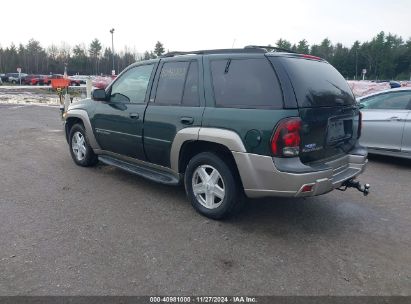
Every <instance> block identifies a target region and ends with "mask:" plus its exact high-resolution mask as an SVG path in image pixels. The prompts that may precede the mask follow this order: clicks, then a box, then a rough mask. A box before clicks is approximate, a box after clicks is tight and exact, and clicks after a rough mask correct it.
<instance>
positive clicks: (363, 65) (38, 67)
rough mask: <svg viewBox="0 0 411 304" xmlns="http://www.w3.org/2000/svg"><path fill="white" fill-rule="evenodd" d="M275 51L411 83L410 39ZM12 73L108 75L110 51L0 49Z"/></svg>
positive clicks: (131, 55)
mask: <svg viewBox="0 0 411 304" xmlns="http://www.w3.org/2000/svg"><path fill="white" fill-rule="evenodd" d="M275 46H276V47H279V48H284V49H289V50H292V51H295V52H298V53H304V54H310V55H314V56H319V57H322V58H324V59H326V60H327V61H328V62H330V63H331V64H332V65H334V66H335V67H336V68H337V69H338V70H339V71H340V73H341V74H342V75H343V76H344V77H346V78H347V79H360V78H362V76H361V73H362V70H363V69H366V70H367V74H366V78H367V79H377V80H385V79H390V80H391V79H398V80H405V79H410V77H411V38H409V39H408V40H407V41H404V40H403V38H402V37H400V36H397V35H394V34H391V33H389V34H386V33H384V32H380V33H378V34H377V35H376V36H375V37H373V38H372V39H371V40H370V41H366V42H360V41H355V42H354V43H353V45H352V46H351V47H346V46H344V45H342V44H341V43H336V44H333V43H332V42H331V41H330V40H329V39H328V38H325V39H324V40H323V41H322V42H321V43H320V44H313V45H309V44H308V42H307V40H306V39H302V40H301V41H299V42H297V43H291V42H290V41H288V40H286V39H283V38H281V39H278V40H277V41H276V43H275ZM164 52H165V48H164V45H163V44H162V43H161V42H159V41H158V42H157V43H156V44H155V46H154V49H153V50H149V51H145V52H144V53H142V54H141V53H137V52H136V51H132V50H130V49H128V48H126V49H124V50H123V51H121V52H119V53H115V55H114V62H115V70H116V72H117V73H119V72H121V71H122V70H123V69H124V68H125V67H127V66H128V65H130V64H131V63H133V62H136V61H140V60H146V59H152V58H157V57H159V56H161V55H163V54H164ZM17 67H21V68H22V70H23V72H24V73H28V74H49V73H62V72H63V71H64V68H65V67H67V70H68V73H69V74H81V75H100V74H104V75H109V74H111V70H112V51H111V48H104V49H103V46H102V44H101V42H100V41H99V40H98V39H94V40H93V41H92V42H91V43H90V44H89V45H88V46H86V45H85V44H78V45H75V46H74V47H70V45H68V44H66V43H62V44H61V45H60V46H56V45H51V46H49V47H47V48H43V47H42V46H41V44H40V42H39V41H36V40H34V39H31V40H30V41H29V42H28V43H27V44H26V45H23V44H19V45H18V46H16V45H14V44H11V45H10V46H9V47H6V48H3V47H0V72H1V73H6V72H15V71H16V68H17Z"/></svg>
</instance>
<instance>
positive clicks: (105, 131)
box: [96, 128, 141, 138]
mask: <svg viewBox="0 0 411 304" xmlns="http://www.w3.org/2000/svg"><path fill="white" fill-rule="evenodd" d="M96 132H97V133H103V134H111V133H116V134H121V135H127V136H132V137H137V138H141V135H135V134H130V133H124V132H119V131H113V130H107V129H101V128H96Z"/></svg>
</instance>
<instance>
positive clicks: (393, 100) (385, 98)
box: [357, 88, 411, 159]
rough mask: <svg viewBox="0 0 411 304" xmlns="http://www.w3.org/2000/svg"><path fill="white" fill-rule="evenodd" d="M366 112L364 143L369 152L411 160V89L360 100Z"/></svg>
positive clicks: (363, 119)
mask: <svg viewBox="0 0 411 304" xmlns="http://www.w3.org/2000/svg"><path fill="white" fill-rule="evenodd" d="M357 100H358V102H359V103H360V108H361V112H362V121H363V127H362V135H361V138H360V144H361V145H363V146H366V147H368V151H369V153H374V154H382V155H390V156H398V157H405V158H410V159H411V88H398V89H391V90H386V91H381V92H377V93H374V94H370V95H367V96H363V97H360V98H358V99H357Z"/></svg>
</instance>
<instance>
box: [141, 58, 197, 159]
mask: <svg viewBox="0 0 411 304" xmlns="http://www.w3.org/2000/svg"><path fill="white" fill-rule="evenodd" d="M201 63H202V62H201V58H200V59H198V57H191V58H190V57H188V56H185V57H184V59H176V58H166V59H163V60H162V61H161V63H160V66H159V68H158V70H157V74H156V77H155V79H154V83H153V90H152V92H151V95H150V103H149V105H148V107H147V110H146V114H145V117H144V150H145V152H146V156H147V159H148V160H149V161H150V162H152V163H155V164H158V165H162V166H167V167H169V166H170V150H171V145H172V142H173V140H174V137H175V135H176V133H177V132H178V131H179V130H181V129H183V128H187V127H196V126H201V118H202V114H203V110H204V94H203V93H202V92H203V85H202V83H203V78H202V77H203V76H202V75H203V72H202V64H201Z"/></svg>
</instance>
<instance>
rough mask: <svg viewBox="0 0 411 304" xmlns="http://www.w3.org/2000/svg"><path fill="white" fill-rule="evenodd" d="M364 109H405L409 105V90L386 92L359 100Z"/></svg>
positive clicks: (410, 101) (410, 99)
mask: <svg viewBox="0 0 411 304" xmlns="http://www.w3.org/2000/svg"><path fill="white" fill-rule="evenodd" d="M361 104H362V105H364V109H375V110H378V109H379V110H407V109H409V106H410V105H411V92H395V93H386V94H380V95H376V96H372V97H369V98H366V99H364V100H362V101H361Z"/></svg>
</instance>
